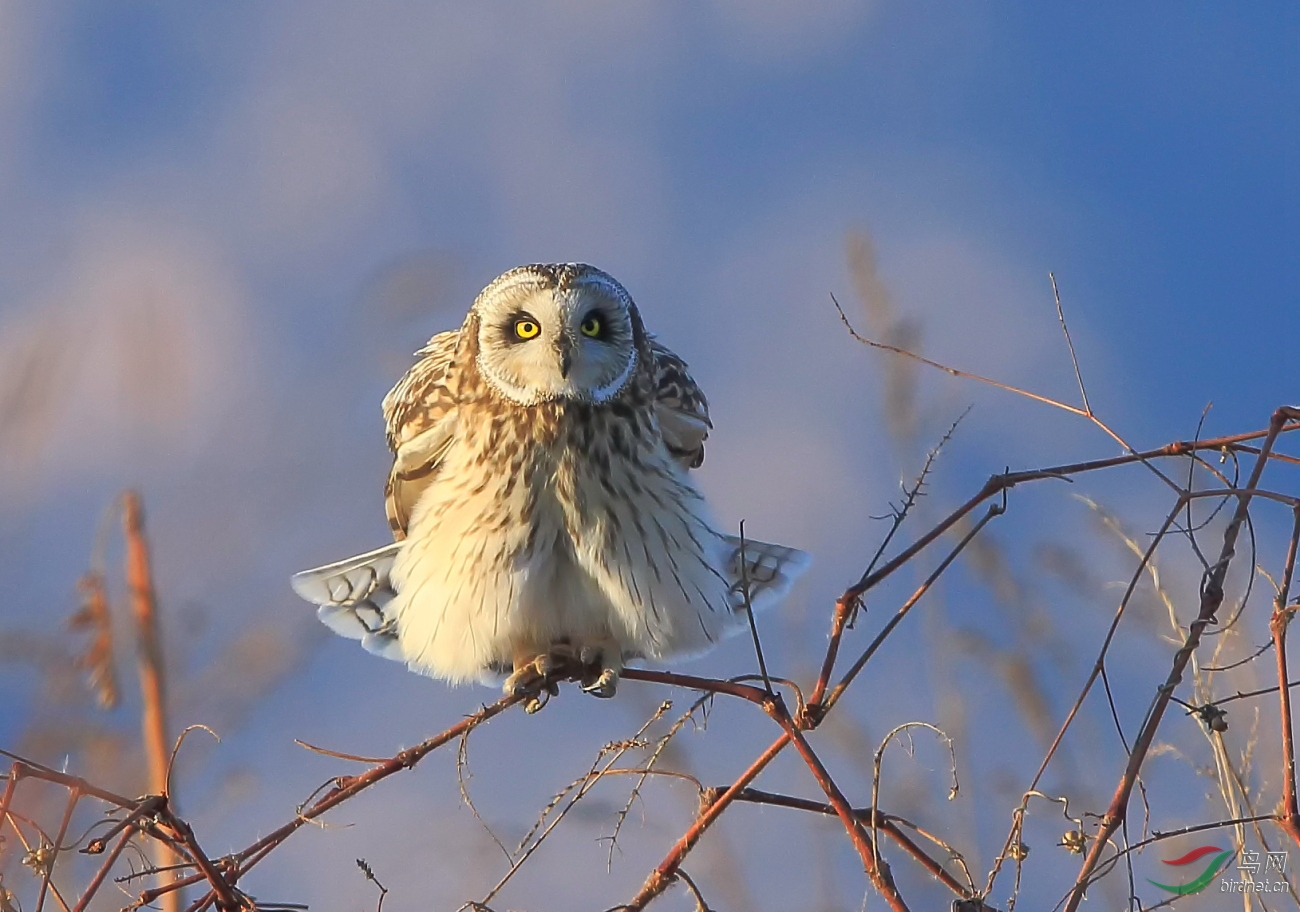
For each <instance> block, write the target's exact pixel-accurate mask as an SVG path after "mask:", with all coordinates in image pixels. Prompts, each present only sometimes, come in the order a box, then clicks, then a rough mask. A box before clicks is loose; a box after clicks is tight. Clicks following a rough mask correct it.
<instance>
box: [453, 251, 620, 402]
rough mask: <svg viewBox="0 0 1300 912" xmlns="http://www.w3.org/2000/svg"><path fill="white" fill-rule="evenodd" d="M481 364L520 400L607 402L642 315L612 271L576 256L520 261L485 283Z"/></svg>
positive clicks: (500, 388)
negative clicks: (576, 259) (521, 263)
mask: <svg viewBox="0 0 1300 912" xmlns="http://www.w3.org/2000/svg"><path fill="white" fill-rule="evenodd" d="M472 313H473V314H475V315H477V317H478V358H477V361H478V368H479V371H480V373H482V375H483V377H484V379H486V380H487V382H488V383H489V384H490V385H491V386H492V387H493V388H494V389H495V390H496V391H497V392H498V393H500V394H501V395H503V396H505V397H506V398H507V399H510V400H512V401H513V402H516V403H518V404H519V405H536V404H537V403H539V402H551V401H554V400H559V399H574V400H582V401H586V402H604V401H605V400H607V399H609V398H611V397H612V396H615V395H617V394H618V393H619V391H620V390H622V389H623V387H624V386H626V385H627V383H628V380H630V379H631V377H632V374H633V372H634V371H635V369H636V365H637V341H638V335H639V334H640V330H639V319H638V317H637V315H636V305H634V304H633V303H632V298H631V297H630V296H629V295H628V293H627V291H626V290H625V289H624V288H623V286H622V285H620V284H619V283H618V282H617V281H615V279H614V278H613V276H610V275H607V274H606V273H604V272H601V271H600V270H599V269H596V268H595V267H593V266H586V265H583V264H581V263H559V264H546V265H533V266H520V267H519V268H517V269H512V270H510V271H509V272H507V273H505V274H504V275H502V276H500V277H499V278H497V279H496V280H494V281H493V282H492V284H490V285H488V287H487V288H485V289H483V291H482V293H480V294H479V296H478V299H477V300H476V301H475V302H474V307H473V309H472Z"/></svg>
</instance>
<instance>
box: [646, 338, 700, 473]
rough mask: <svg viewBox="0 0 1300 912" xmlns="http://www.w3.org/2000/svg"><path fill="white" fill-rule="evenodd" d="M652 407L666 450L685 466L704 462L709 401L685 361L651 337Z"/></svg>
mask: <svg viewBox="0 0 1300 912" xmlns="http://www.w3.org/2000/svg"><path fill="white" fill-rule="evenodd" d="M650 349H651V352H652V354H653V355H654V375H655V410H656V412H657V413H658V415H659V428H660V430H661V431H662V432H663V435H664V443H665V444H667V445H668V452H669V453H671V454H672V455H673V456H674V457H675V458H676V459H677V461H678V462H680V463H681V464H682V465H683V466H685V467H686V468H688V469H694V468H698V467H699V466H700V465H701V464H702V463H703V462H704V440H705V438H706V437H708V436H709V429H710V428H712V427H713V424H712V423H711V422H710V421H709V401H708V400H707V399H706V398H704V391H703V390H701V389H700V388H699V387H698V386H697V385H696V383H695V380H694V379H692V378H691V375H690V374H689V373H688V372H687V370H686V362H685V361H683V360H682V359H681V358H679V357H677V356H676V355H674V354H673V353H672V352H671V351H669V350H668V349H667V348H665V347H664V346H662V345H661V344H659V341H658V340H656V339H652V340H651V342H650Z"/></svg>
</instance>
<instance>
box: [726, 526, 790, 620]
mask: <svg viewBox="0 0 1300 912" xmlns="http://www.w3.org/2000/svg"><path fill="white" fill-rule="evenodd" d="M722 537H723V539H724V540H725V541H726V542H727V545H728V546H729V547H731V548H733V549H734V550H733V551H732V552H731V557H730V559H729V560H728V562H727V573H728V578H729V579H730V580H731V584H732V585H731V592H732V597H733V599H734V602H733V604H732V607H733V608H734V610H736V611H738V612H739V611H744V609H745V586H746V584H748V586H749V603H750V605H751V606H752V607H753V609H754V610H755V611H762V610H764V609H765V608H770V607H771V606H772V605H775V604H776V603H777V602H779V601H780V600H781V599H782V598H784V597H785V594H786V593H787V592H789V591H790V587H791V586H792V585H794V581H795V580H797V579H798V578H799V577H801V576H803V574H804V571H805V570H807V569H808V567H809V566H811V564H812V555H810V554H808V553H807V552H805V551H800V550H798V549H796V548H787V547H786V546H785V545H773V544H769V543H768V542H761V541H752V540H750V539H748V538H746V539H745V540H744V543H743V547H742V542H741V540H740V538H739V537H738V536H735V535H724V536H722ZM742 552H743V554H744V563H743V567H744V571H743V572H742V570H741V567H742V562H741V554H742Z"/></svg>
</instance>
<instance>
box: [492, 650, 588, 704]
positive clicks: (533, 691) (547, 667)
mask: <svg viewBox="0 0 1300 912" xmlns="http://www.w3.org/2000/svg"><path fill="white" fill-rule="evenodd" d="M566 649H567V647H565V646H563V644H561V645H558V646H553V647H552V648H551V651H550V652H546V653H542V654H541V655H537V656H533V657H531V658H529V657H527V656H526V655H520V656H516V657H515V663H514V666H515V670H514V671H513V672H512V673H511V675H510V677H508V678H506V682H505V685H504V686H503V687H502V690H504V691H505V693H506V695H507V696H511V697H523V696H526V697H527V698H528V699H526V700H525V701H524V711H525V712H527V713H535V712H537V711H538V710H539V709H541V708H542V707H543V706H545V705H546V703H547V701H548V700H549V699H550V698H551V697H554V696H556V695H558V694H559V692H560V686H559V679H560V678H561V677H563V676H564V675H565V674H566V673H567V672H568V670H569V669H570V668H571V667H572V661H573V657H572V656H571V655H570V654H569V653H568V652H566V651H565V650H566Z"/></svg>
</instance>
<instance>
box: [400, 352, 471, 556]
mask: <svg viewBox="0 0 1300 912" xmlns="http://www.w3.org/2000/svg"><path fill="white" fill-rule="evenodd" d="M459 341H460V331H459V330H452V331H450V332H443V333H438V334H437V335H436V336H434V337H433V338H432V339H430V340H429V344H428V345H426V346H425V347H424V348H422V349H420V350H419V351H418V352H416V354H417V355H419V356H420V360H419V361H417V362H416V363H415V366H414V367H412V368H411V369H410V370H409V371H407V372H406V376H404V377H402V379H401V380H399V381H398V382H397V385H396V386H395V387H393V389H392V391H391V392H389V394H388V395H387V396H385V397H384V425H385V431H386V433H387V435H388V447H389V449H391V450H392V451H393V469H392V471H391V472H390V473H389V475H388V484H387V485H386V486H385V488H384V501H385V503H384V506H385V510H386V512H387V513H388V524H389V525H390V526H392V528H393V535H394V537H396V538H397V539H398V540H399V541H400V540H401V539H404V538H406V527H407V524H408V523H409V522H410V520H411V510H412V509H414V507H415V504H416V503H417V502H418V501H419V499H420V495H421V494H422V493H423V492H424V489H425V488H427V487H428V486H429V483H430V482H431V481H432V480H433V474H434V472H435V471H436V470H437V468H438V463H439V461H440V460H441V459H442V457H443V454H444V453H446V451H447V446H448V445H449V444H450V443H451V440H452V437H453V436H454V434H455V431H456V400H455V398H454V397H453V396H452V394H451V391H450V390H449V389H448V388H447V368H448V366H449V365H450V364H451V361H452V357H453V356H454V355H455V353H456V345H457V343H458V342H459Z"/></svg>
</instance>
